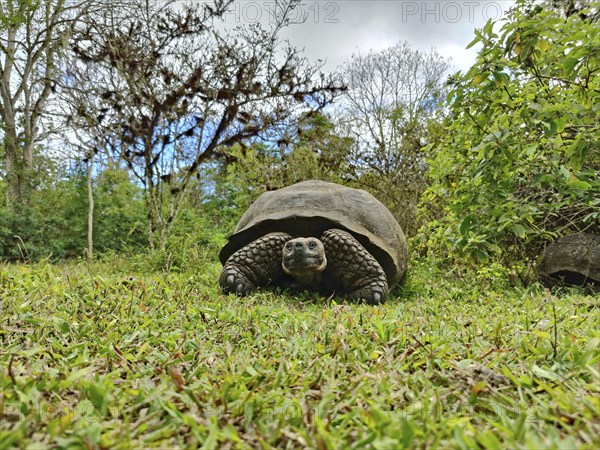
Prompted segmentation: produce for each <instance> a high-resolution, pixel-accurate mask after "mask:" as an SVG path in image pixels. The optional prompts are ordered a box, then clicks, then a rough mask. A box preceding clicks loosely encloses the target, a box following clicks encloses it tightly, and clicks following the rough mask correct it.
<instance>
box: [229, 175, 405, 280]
mask: <svg viewBox="0 0 600 450" xmlns="http://www.w3.org/2000/svg"><path fill="white" fill-rule="evenodd" d="M331 228H339V229H342V230H346V231H348V232H350V233H351V234H352V235H353V236H354V237H355V238H356V239H357V240H358V241H359V242H360V243H361V244H362V245H363V246H364V247H365V248H366V249H367V250H368V251H369V253H371V254H372V255H373V256H374V257H375V258H376V259H377V261H379V264H381V266H382V268H383V270H384V271H385V273H386V275H387V278H388V284H389V285H390V286H392V285H393V284H395V283H396V282H398V281H399V280H400V279H401V278H402V276H403V275H404V272H405V271H406V267H407V259H408V250H407V245H406V239H405V237H404V233H403V232H402V229H401V228H400V225H399V224H398V222H397V221H396V219H395V218H394V216H393V215H392V213H391V212H390V211H389V210H388V209H387V208H386V207H385V206H384V205H383V203H381V202H380V201H379V200H377V199H376V198H375V197H373V196H372V195H371V194H369V193H368V192H366V191H363V190H361V189H353V188H349V187H346V186H342V185H339V184H335V183H328V182H325V181H314V180H311V181H304V182H302V183H297V184H294V185H292V186H288V187H285V188H282V189H279V190H276V191H270V192H265V193H264V194H262V195H261V196H260V197H259V198H258V199H257V200H256V201H255V202H254V203H253V204H252V205H250V207H249V208H248V210H247V211H246V212H245V213H244V215H243V216H242V218H241V219H240V221H239V222H238V224H237V227H236V228H235V231H234V233H233V234H232V235H231V236H230V237H229V240H228V242H227V244H226V245H225V246H224V247H223V249H222V250H221V253H220V255H219V257H220V260H221V262H222V263H223V264H225V262H226V261H227V259H228V258H229V257H230V256H231V255H232V254H233V253H235V252H236V251H237V250H239V249H241V248H242V247H244V246H246V245H247V244H249V243H250V242H252V241H254V240H256V239H258V238H260V237H261V236H264V235H265V234H268V233H271V232H274V231H282V232H286V233H289V234H290V235H292V236H293V237H309V236H312V237H317V238H320V236H321V234H322V233H323V232H324V231H325V230H328V229H331Z"/></svg>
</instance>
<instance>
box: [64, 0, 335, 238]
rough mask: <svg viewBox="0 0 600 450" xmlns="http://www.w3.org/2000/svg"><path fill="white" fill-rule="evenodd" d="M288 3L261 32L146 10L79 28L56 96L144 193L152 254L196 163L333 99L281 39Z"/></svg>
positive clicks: (200, 8) (209, 7) (175, 11)
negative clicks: (67, 101) (63, 95)
mask: <svg viewBox="0 0 600 450" xmlns="http://www.w3.org/2000/svg"><path fill="white" fill-rule="evenodd" d="M296 3H297V2H295V1H294V2H287V3H278V4H277V5H278V9H277V11H278V12H279V14H278V15H277V17H276V20H275V21H274V25H273V26H272V28H270V29H269V30H266V29H264V28H262V27H260V26H252V27H246V28H239V29H236V30H235V33H232V32H228V31H227V30H223V27H218V26H217V25H216V23H215V21H216V20H218V19H219V18H220V17H222V16H223V14H224V13H225V12H226V11H227V8H228V7H229V6H230V4H231V2H223V1H216V2H214V3H212V4H203V5H199V4H196V3H194V4H186V5H185V6H181V5H179V4H176V3H175V2H164V3H160V4H159V3H157V2H152V1H150V0H136V1H133V2H130V3H127V4H124V5H120V6H119V7H118V8H116V7H113V5H112V2H108V3H107V5H106V10H105V13H104V14H102V15H101V16H98V15H97V14H94V15H91V16H89V17H86V18H84V21H83V22H82V23H83V25H82V26H81V27H79V28H78V29H77V39H76V40H75V44H74V45H73V46H72V49H71V50H72V54H73V55H74V56H75V57H76V58H77V60H76V61H73V64H71V70H69V72H68V76H67V77H66V78H65V81H66V83H65V85H64V89H65V90H69V91H71V92H72V93H74V94H73V95H72V96H71V99H72V100H74V101H72V105H73V114H72V116H71V117H70V121H71V124H72V125H74V126H76V127H78V128H82V127H85V128H86V129H87V130H89V131H90V132H92V133H93V134H94V136H95V137H93V139H92V140H95V141H98V137H110V139H112V140H113V142H114V144H113V145H112V146H110V147H108V148H106V150H108V151H109V152H112V153H113V154H118V155H119V156H120V157H121V158H122V159H123V160H124V161H125V163H126V165H127V167H128V168H129V170H131V172H132V173H133V174H134V175H135V177H136V178H137V179H138V180H139V182H140V183H141V184H142V185H143V187H144V191H145V199H146V206H147V211H148V224H149V242H150V245H151V246H152V248H156V247H159V248H163V247H164V245H165V243H166V239H167V236H168V234H169V232H170V230H171V229H172V227H173V224H174V221H175V219H176V217H177V214H178V211H179V207H180V204H181V199H182V198H183V195H184V193H185V191H186V189H187V187H188V185H189V183H190V180H191V179H192V178H193V177H194V176H197V175H198V173H199V169H200V167H201V166H202V164H206V163H209V162H211V161H213V160H214V159H217V158H223V157H225V156H226V155H227V153H228V152H227V149H228V148H230V147H231V146H233V145H234V144H236V143H239V142H244V141H253V140H257V139H261V138H263V139H274V137H273V133H274V132H277V130H278V129H279V128H278V127H282V126H285V125H288V124H290V122H292V121H293V120H292V119H293V118H294V116H295V115H297V111H302V110H306V109H320V108H322V107H323V106H324V105H326V104H327V103H329V102H330V101H331V100H332V99H333V98H334V96H335V95H336V93H337V92H338V91H339V90H340V88H341V86H340V85H339V84H337V83H335V82H334V81H333V80H330V79H325V78H324V77H322V76H321V78H317V77H318V76H319V75H318V67H316V66H313V65H311V64H310V63H308V61H306V59H304V58H302V57H301V56H300V54H299V52H298V51H297V50H296V49H294V48H292V47H290V46H289V45H285V43H283V42H282V41H281V39H280V38H279V32H280V31H281V30H282V28H283V27H285V26H286V25H287V24H288V22H289V17H290V12H291V11H292V10H293V8H294V5H295V4H296ZM98 150H101V148H100V147H98Z"/></svg>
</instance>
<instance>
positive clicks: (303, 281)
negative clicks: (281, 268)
mask: <svg viewBox="0 0 600 450" xmlns="http://www.w3.org/2000/svg"><path fill="white" fill-rule="evenodd" d="M292 276H293V277H294V280H296V281H297V282H298V284H300V286H302V287H307V288H311V289H314V288H315V286H319V285H320V284H321V282H322V281H323V272H316V271H313V272H305V273H295V274H293V275H292Z"/></svg>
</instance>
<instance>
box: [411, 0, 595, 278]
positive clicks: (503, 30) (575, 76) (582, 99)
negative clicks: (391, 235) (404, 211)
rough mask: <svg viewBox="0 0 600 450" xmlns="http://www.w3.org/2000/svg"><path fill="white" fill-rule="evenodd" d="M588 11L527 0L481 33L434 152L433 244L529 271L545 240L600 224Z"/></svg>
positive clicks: (427, 238)
mask: <svg viewBox="0 0 600 450" xmlns="http://www.w3.org/2000/svg"><path fill="white" fill-rule="evenodd" d="M589 17H590V16H585V11H583V12H582V13H581V14H573V15H571V16H569V17H567V18H565V17H564V16H562V14H561V13H560V12H558V11H557V10H556V9H552V8H542V7H541V6H539V5H536V2H534V1H531V0H519V1H517V3H516V5H515V7H514V8H513V9H511V10H510V12H509V13H508V14H507V16H506V17H505V22H503V24H501V23H498V24H494V23H492V22H488V23H487V24H486V26H485V27H484V28H483V29H482V30H476V37H475V39H474V40H473V42H472V43H471V45H474V44H476V43H481V44H482V48H481V50H480V51H479V54H478V57H477V62H476V63H475V64H474V65H473V67H472V68H471V69H470V70H469V71H468V72H467V73H465V74H461V73H458V74H456V75H455V76H454V77H452V79H451V80H450V83H451V86H452V90H451V92H450V96H449V105H450V111H451V116H450V120H449V123H448V128H447V134H446V138H445V139H444V140H443V142H442V143H441V144H440V145H439V146H437V147H436V148H435V149H433V150H434V152H435V155H436V156H435V158H434V159H433V160H432V161H431V171H430V175H431V177H432V186H431V188H430V189H429V190H428V191H427V192H426V193H425V195H424V197H423V199H422V209H423V210H424V211H425V215H426V216H427V218H428V219H429V221H430V222H429V225H428V227H427V228H426V230H425V232H424V234H423V236H424V238H423V239H422V241H421V243H422V245H423V248H429V249H434V250H437V251H441V252H444V253H450V254H451V255H454V256H455V257H462V258H464V257H467V258H473V259H474V260H481V259H489V258H495V259H498V260H500V261H502V262H504V263H508V264H516V265H521V266H522V268H525V267H524V265H527V261H528V260H531V259H532V258H533V257H535V255H537V254H539V251H540V249H541V247H542V246H543V245H544V243H545V241H546V240H549V239H553V238H555V237H556V236H558V235H563V234H567V233H570V232H576V231H584V230H585V231H589V232H599V231H600V225H599V224H600V130H599V126H600V125H599V121H598V117H600V33H598V32H597V31H598V30H597V27H598V23H597V22H596V21H595V19H590V18H589ZM500 26H501V27H500ZM499 27H500V29H499V30H498V28H499ZM496 30H498V31H496Z"/></svg>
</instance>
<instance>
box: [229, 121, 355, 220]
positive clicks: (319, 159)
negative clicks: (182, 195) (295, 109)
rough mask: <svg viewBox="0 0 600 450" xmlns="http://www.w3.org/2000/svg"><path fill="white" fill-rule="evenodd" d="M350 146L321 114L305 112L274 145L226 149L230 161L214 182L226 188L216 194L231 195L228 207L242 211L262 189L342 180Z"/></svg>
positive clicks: (348, 141)
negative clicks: (290, 132)
mask: <svg viewBox="0 0 600 450" xmlns="http://www.w3.org/2000/svg"><path fill="white" fill-rule="evenodd" d="M351 146H352V139H351V138H348V137H342V136H339V135H338V133H337V129H336V127H335V126H334V124H333V123H332V122H331V120H330V119H329V117H327V116H326V115H325V114H323V113H318V112H317V113H312V114H307V115H305V116H304V117H302V118H301V119H300V121H299V123H298V128H297V129H296V130H295V132H294V135H293V136H290V135H287V136H285V137H283V138H281V139H280V140H279V142H277V146H267V145H265V144H258V143H257V144H254V145H251V146H241V145H238V146H235V147H233V148H232V149H231V150H230V152H229V156H230V158H232V162H230V163H229V164H228V165H227V167H224V170H223V173H221V174H220V175H217V183H219V185H220V186H221V185H223V184H224V183H226V184H227V185H228V186H229V189H230V191H229V192H228V193H226V192H224V191H223V190H221V191H220V192H219V193H218V194H219V195H221V196H224V197H226V196H232V195H235V196H236V198H235V199H234V198H230V206H231V207H234V208H236V209H237V210H240V209H241V210H243V209H245V208H247V207H248V206H249V205H250V203H251V202H252V201H253V200H255V199H256V198H257V197H258V196H259V195H260V194H262V193H263V192H265V191H272V190H275V189H280V188H282V187H285V186H289V185H292V184H294V183H299V182H301V181H306V180H324V181H331V182H336V183H342V182H343V181H344V178H345V175H346V174H347V171H348V163H347V161H348V155H349V153H350V149H351ZM223 174H225V176H223ZM234 193H235V194H234Z"/></svg>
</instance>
